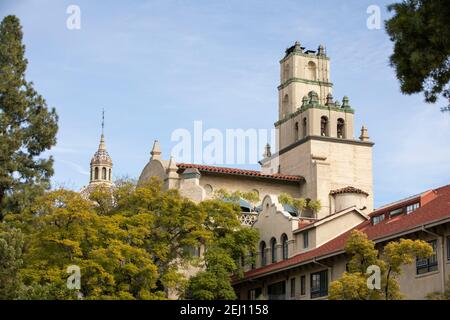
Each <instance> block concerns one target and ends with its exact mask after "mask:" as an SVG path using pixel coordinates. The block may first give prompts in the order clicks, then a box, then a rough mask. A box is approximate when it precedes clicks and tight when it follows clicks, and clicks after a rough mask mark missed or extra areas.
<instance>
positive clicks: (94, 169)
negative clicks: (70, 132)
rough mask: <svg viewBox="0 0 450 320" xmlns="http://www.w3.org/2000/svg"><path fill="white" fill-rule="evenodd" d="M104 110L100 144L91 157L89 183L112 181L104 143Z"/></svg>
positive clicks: (108, 182) (109, 159)
mask: <svg viewBox="0 0 450 320" xmlns="http://www.w3.org/2000/svg"><path fill="white" fill-rule="evenodd" d="M104 129H105V111H104V110H103V111H102V134H101V136H100V144H99V146H98V150H97V152H95V154H94V156H93V157H92V159H91V172H90V180H89V184H90V185H92V184H103V185H106V186H111V185H112V184H113V182H112V167H113V163H112V159H111V157H110V156H109V154H108V151H106V145H105V136H104Z"/></svg>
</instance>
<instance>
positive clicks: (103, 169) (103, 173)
mask: <svg viewBox="0 0 450 320" xmlns="http://www.w3.org/2000/svg"><path fill="white" fill-rule="evenodd" d="M102 179H103V180H106V168H105V167H103V168H102Z"/></svg>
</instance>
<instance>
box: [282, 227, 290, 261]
mask: <svg viewBox="0 0 450 320" xmlns="http://www.w3.org/2000/svg"><path fill="white" fill-rule="evenodd" d="M281 245H282V247H283V260H287V258H288V256H289V252H288V237H287V235H286V234H285V233H283V235H282V236H281Z"/></svg>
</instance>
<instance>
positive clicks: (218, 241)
mask: <svg viewBox="0 0 450 320" xmlns="http://www.w3.org/2000/svg"><path fill="white" fill-rule="evenodd" d="M221 194H222V195H223V194H224V193H223V192H222V193H221ZM238 194H239V198H240V197H242V193H240V192H238ZM227 198H228V199H230V197H227ZM200 206H201V207H202V210H203V211H204V212H206V213H207V215H208V216H207V218H206V220H205V228H206V229H207V230H208V231H209V232H210V234H211V237H210V238H209V239H208V241H206V243H205V247H206V253H205V255H204V270H203V271H200V272H199V273H197V274H196V275H195V276H193V277H192V278H191V279H190V280H189V284H188V288H187V291H186V297H187V298H189V299H202V300H213V299H214V300H218V299H225V300H230V299H236V293H235V291H234V289H233V287H232V286H231V278H230V277H231V275H232V274H234V275H236V276H238V277H240V276H242V275H243V271H244V269H243V266H244V265H248V264H251V263H252V262H253V258H252V253H254V252H255V248H256V243H257V241H258V238H259V234H258V231H257V230H255V229H252V228H248V227H244V226H241V224H240V222H239V214H240V213H241V212H240V211H241V210H240V208H239V205H238V204H237V203H236V202H224V201H222V199H221V198H220V197H219V198H218V199H213V200H206V201H204V202H202V203H201V204H200Z"/></svg>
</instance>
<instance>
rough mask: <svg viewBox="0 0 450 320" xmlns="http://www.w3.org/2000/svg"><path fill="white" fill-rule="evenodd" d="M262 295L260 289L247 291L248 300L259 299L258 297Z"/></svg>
mask: <svg viewBox="0 0 450 320" xmlns="http://www.w3.org/2000/svg"><path fill="white" fill-rule="evenodd" d="M261 293H262V289H261V288H256V289H252V290H248V300H256V299H258V298H259V296H260V295H261Z"/></svg>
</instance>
